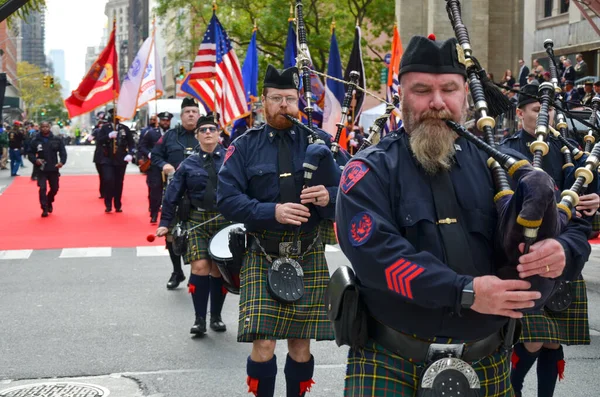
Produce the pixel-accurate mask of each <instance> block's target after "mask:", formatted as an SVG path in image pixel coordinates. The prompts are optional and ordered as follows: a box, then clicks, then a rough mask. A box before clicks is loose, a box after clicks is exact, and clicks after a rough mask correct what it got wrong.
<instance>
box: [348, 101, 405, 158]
mask: <svg viewBox="0 0 600 397" xmlns="http://www.w3.org/2000/svg"><path fill="white" fill-rule="evenodd" d="M399 104H400V95H398V94H397V93H394V95H393V98H392V103H391V104H390V103H388V104H387V106H386V107H385V113H384V114H382V115H381V116H379V117H377V119H375V121H374V122H373V125H372V126H371V127H369V136H368V137H367V138H366V139H365V140H363V143H362V145H360V148H358V151H357V153H358V152H360V151H361V150H364V149H366V148H368V147H370V146H371V145H372V144H373V138H374V137H376V136H377V137H381V131H383V127H384V126H385V123H387V121H388V119H389V118H390V116H392V113H393V112H394V110H396V109H397V108H398V105H399Z"/></svg>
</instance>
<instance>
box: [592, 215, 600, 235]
mask: <svg viewBox="0 0 600 397" xmlns="http://www.w3.org/2000/svg"><path fill="white" fill-rule="evenodd" d="M592 230H593V231H595V232H597V231H600V212H596V213H595V214H594V216H593V217H592Z"/></svg>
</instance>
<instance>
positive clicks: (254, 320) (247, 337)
mask: <svg viewBox="0 0 600 397" xmlns="http://www.w3.org/2000/svg"><path fill="white" fill-rule="evenodd" d="M298 82H299V79H298V69H297V68H295V67H292V68H289V69H286V70H284V71H282V72H281V73H280V72H279V71H278V70H277V69H275V68H274V67H273V66H271V65H269V66H268V68H267V71H266V75H265V80H264V91H263V95H262V103H263V104H265V116H266V122H267V123H266V125H263V126H261V127H258V128H253V129H250V130H248V131H247V132H246V133H245V134H244V135H242V136H240V137H238V138H237V139H236V140H235V141H234V142H232V144H231V146H229V148H228V150H227V155H226V156H225V162H224V164H223V167H222V168H221V171H220V172H219V186H218V194H217V197H218V207H219V210H220V212H221V213H222V214H223V215H224V216H225V217H226V218H227V219H229V220H231V221H234V222H241V223H244V225H245V228H246V230H247V231H248V232H249V235H248V239H249V242H248V244H249V247H248V252H247V254H246V256H245V258H244V262H243V270H242V272H241V274H240V315H239V325H238V342H252V352H251V354H250V356H249V357H248V362H247V367H246V370H247V373H248V380H247V381H248V386H249V391H251V392H253V393H254V394H255V395H257V396H260V397H263V396H273V395H274V389H275V376H276V373H277V362H276V360H277V358H276V356H275V355H274V352H275V344H276V340H280V339H286V340H287V341H288V351H289V354H288V356H287V359H286V363H285V370H284V373H285V378H286V384H287V396H294V397H297V396H304V394H305V392H306V391H307V390H308V389H309V388H310V386H311V385H312V383H314V382H313V381H312V377H313V371H314V359H313V356H312V355H311V354H310V339H317V340H330V339H332V338H333V334H332V329H331V326H330V324H328V322H327V318H326V313H325V309H324V307H323V293H324V290H325V287H326V283H327V280H328V278H329V271H328V268H327V262H326V260H325V255H324V246H323V244H321V242H320V237H319V233H318V228H319V223H320V222H321V220H323V219H330V220H332V219H333V216H334V206H335V200H336V196H337V190H338V186H337V181H335V185H332V186H323V185H318V186H312V187H308V188H303V184H304V181H303V168H302V164H303V162H304V159H305V153H306V151H307V146H308V136H307V134H306V132H304V131H303V130H301V129H299V128H298V127H296V126H293V125H292V124H291V123H290V122H289V121H288V119H287V118H285V117H284V115H286V114H287V115H292V116H297V114H298ZM316 133H317V134H318V135H319V136H320V137H321V138H322V139H323V140H324V141H325V142H328V143H329V142H330V138H329V135H328V134H327V133H325V132H323V131H320V130H318V131H317V132H316ZM308 204H310V206H308ZM297 228H300V234H299V241H300V247H299V251H295V252H294V251H289V250H288V249H287V248H286V247H288V246H291V244H292V242H293V241H294V234H295V231H296V230H297ZM281 257H285V259H283V260H284V261H285V262H287V263H289V264H290V266H294V265H295V264H294V261H295V262H296V263H297V264H300V266H301V267H302V269H303V271H304V277H303V280H302V281H303V283H304V286H305V292H304V295H303V296H301V297H299V299H298V297H296V298H295V299H293V301H291V300H288V301H286V300H282V297H281V295H278V294H277V291H276V290H275V289H274V288H270V291H271V292H267V289H268V286H269V285H270V286H271V287H273V285H271V283H269V282H268V281H267V273H269V272H270V273H271V274H272V275H273V272H274V270H273V269H270V270H269V268H271V267H272V263H274V262H273V261H275V260H277V258H281ZM274 277H275V276H274ZM298 281H299V280H298ZM292 292H293V291H292Z"/></svg>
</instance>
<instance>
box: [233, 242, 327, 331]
mask: <svg viewBox="0 0 600 397" xmlns="http://www.w3.org/2000/svg"><path fill="white" fill-rule="evenodd" d="M255 235H256V236H258V237H259V238H265V239H279V240H280V241H292V239H293V235H294V232H270V231H262V232H260V233H255ZM316 235H317V232H312V233H301V234H300V238H302V239H312V238H314V237H315V236H316ZM292 258H294V259H297V257H292ZM300 264H301V266H302V269H303V270H304V296H302V298H301V299H300V300H299V301H297V302H294V303H290V304H283V303H280V302H278V301H276V300H275V299H273V298H271V296H270V295H269V292H268V291H267V274H268V270H269V268H270V267H271V264H270V263H269V262H268V260H267V258H266V257H265V255H264V254H263V253H262V252H254V251H251V250H248V252H247V254H246V256H245V257H244V262H243V266H242V270H241V271H240V313H239V323H238V335H237V340H238V342H252V341H254V340H277V339H316V340H333V339H334V335H333V329H332V326H331V323H330V322H329V320H328V319H327V313H326V310H325V303H324V294H325V289H326V288H327V283H328V282H329V269H328V267H327V261H326V260H325V248H324V245H323V244H315V245H314V246H313V247H312V248H311V250H310V251H308V252H307V253H306V254H305V255H304V259H303V260H302V262H300Z"/></svg>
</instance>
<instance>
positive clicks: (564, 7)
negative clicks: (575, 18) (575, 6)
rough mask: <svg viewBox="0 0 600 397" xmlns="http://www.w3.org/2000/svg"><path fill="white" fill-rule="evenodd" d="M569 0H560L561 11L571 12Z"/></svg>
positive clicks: (562, 12)
mask: <svg viewBox="0 0 600 397" xmlns="http://www.w3.org/2000/svg"><path fill="white" fill-rule="evenodd" d="M569 3H570V1H569V0H560V13H561V14H564V13H565V12H569Z"/></svg>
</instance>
